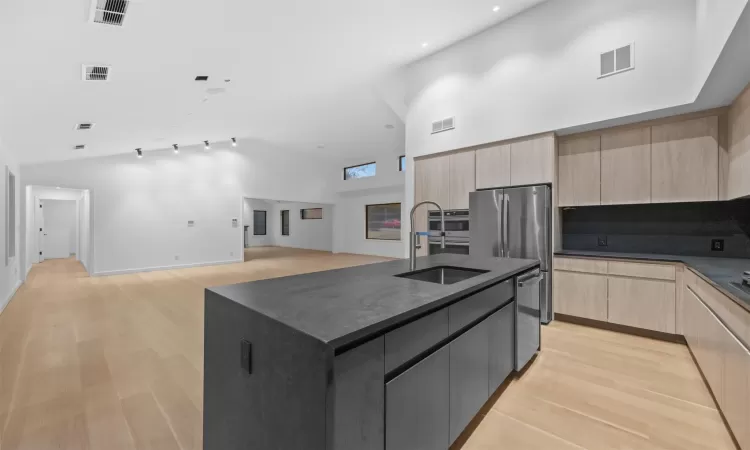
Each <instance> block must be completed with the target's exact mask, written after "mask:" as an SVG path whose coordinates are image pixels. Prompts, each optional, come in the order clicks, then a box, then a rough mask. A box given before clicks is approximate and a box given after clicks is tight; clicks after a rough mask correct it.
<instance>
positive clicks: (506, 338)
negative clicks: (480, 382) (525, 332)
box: [488, 303, 516, 395]
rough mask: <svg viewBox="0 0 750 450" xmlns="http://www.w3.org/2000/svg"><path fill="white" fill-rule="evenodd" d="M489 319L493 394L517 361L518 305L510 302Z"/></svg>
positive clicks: (490, 391) (491, 389)
mask: <svg viewBox="0 0 750 450" xmlns="http://www.w3.org/2000/svg"><path fill="white" fill-rule="evenodd" d="M488 321H489V335H490V345H489V350H490V358H489V359H490V380H489V382H490V389H489V393H490V395H492V393H493V392H495V390H497V388H498V387H500V385H501V384H503V382H504V381H505V379H506V378H508V375H510V374H511V372H513V367H514V366H515V362H516V358H515V356H516V345H515V338H516V325H515V324H516V305H515V303H510V304H508V305H507V306H504V307H503V309H501V310H500V311H498V312H496V313H495V314H493V315H492V316H490V318H489V319H488Z"/></svg>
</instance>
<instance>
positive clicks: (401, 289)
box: [209, 254, 539, 349]
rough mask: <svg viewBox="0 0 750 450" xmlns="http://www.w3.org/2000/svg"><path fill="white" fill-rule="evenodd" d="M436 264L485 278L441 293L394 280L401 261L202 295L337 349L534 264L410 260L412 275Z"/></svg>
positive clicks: (404, 265) (403, 265) (436, 287)
mask: <svg viewBox="0 0 750 450" xmlns="http://www.w3.org/2000/svg"><path fill="white" fill-rule="evenodd" d="M443 265H447V266H455V267H462V268H468V269H479V270H489V271H490V272H488V273H485V274H481V275H479V276H476V277H474V278H470V279H468V280H464V281H461V282H458V283H455V284H452V285H445V286H444V285H440V284H433V283H428V282H424V281H415V280H409V279H406V278H398V277H395V276H394V275H398V274H402V273H405V272H409V261H408V260H396V261H388V262H383V263H376V264H368V265H364V266H357V267H350V268H345V269H337V270H329V271H326V272H315V273H309V274H304V275H296V276H291V277H284V278H276V279H270V280H261V281H255V282H250V283H242V284H235V285H229V286H220V287H215V288H211V289H209V290H210V291H213V292H215V293H216V294H219V295H221V296H223V297H225V298H227V299H229V300H232V301H234V302H236V303H239V304H241V305H243V306H245V307H247V308H250V309H252V310H254V311H257V312H259V313H261V314H263V315H265V316H268V317H271V318H273V319H275V320H277V321H279V322H281V323H284V324H286V325H287V326H289V327H292V328H294V329H296V330H299V331H301V332H303V333H305V334H307V335H310V336H312V337H315V338H317V339H319V340H320V341H322V342H325V343H327V344H329V345H331V346H332V347H333V348H334V349H339V348H341V347H345V346H349V345H351V344H352V343H355V342H358V341H361V340H365V339H369V338H371V337H374V336H376V335H378V334H381V333H383V332H385V331H387V330H388V329H390V328H392V327H394V326H395V325H397V324H399V323H401V322H404V321H406V320H408V319H410V318H413V317H416V316H419V315H422V314H424V313H427V312H429V311H432V310H436V309H439V308H440V307H442V306H444V305H446V304H448V303H450V302H451V301H453V300H456V299H458V298H461V297H463V296H466V295H468V294H471V293H473V292H475V291H478V290H480V289H482V288H484V287H487V286H489V285H491V284H494V283H497V282H500V281H502V280H505V279H508V278H510V277H513V276H515V275H518V274H520V273H522V272H526V271H528V270H530V269H532V268H534V267H536V266H538V265H539V261H535V260H528V259H502V258H472V257H471V256H468V255H453V254H444V255H434V256H426V257H423V258H418V259H417V270H420V269H425V268H428V267H436V266H443Z"/></svg>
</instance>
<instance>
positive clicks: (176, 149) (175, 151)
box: [172, 144, 180, 155]
mask: <svg viewBox="0 0 750 450" xmlns="http://www.w3.org/2000/svg"><path fill="white" fill-rule="evenodd" d="M172 147H174V154H175V155H176V154H178V153H180V148H179V147H178V146H177V144H172Z"/></svg>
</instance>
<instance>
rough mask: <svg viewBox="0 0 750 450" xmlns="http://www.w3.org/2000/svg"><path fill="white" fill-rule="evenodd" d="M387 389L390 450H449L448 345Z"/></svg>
mask: <svg viewBox="0 0 750 450" xmlns="http://www.w3.org/2000/svg"><path fill="white" fill-rule="evenodd" d="M385 390H386V414H385V422H386V425H385V426H386V433H385V442H386V444H385V449H386V450H416V449H419V450H446V449H447V448H448V447H449V446H450V434H449V430H450V428H449V427H450V411H451V404H450V350H449V347H448V346H446V347H443V348H441V349H440V350H438V351H437V352H435V353H433V354H432V355H430V356H428V357H427V358H425V359H424V360H422V361H420V362H419V363H418V364H417V365H415V366H414V367H412V368H410V369H409V370H407V371H406V372H404V373H402V374H401V375H399V376H398V377H396V378H394V379H393V380H391V381H390V382H388V384H387V385H386V388H385ZM298 448H307V447H305V446H302V447H298Z"/></svg>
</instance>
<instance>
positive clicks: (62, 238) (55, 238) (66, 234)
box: [39, 200, 76, 260]
mask: <svg viewBox="0 0 750 450" xmlns="http://www.w3.org/2000/svg"><path fill="white" fill-rule="evenodd" d="M40 204H41V206H42V207H41V208H39V209H40V215H41V216H42V223H43V224H44V225H43V226H42V227H41V228H42V236H41V241H40V242H41V245H40V248H39V250H40V251H41V252H42V254H41V258H44V259H45V260H46V259H58V258H68V257H70V255H71V253H73V252H75V250H73V249H74V248H75V247H74V245H75V242H74V241H75V226H76V208H75V201H72V200H41V202H40ZM71 250H73V251H71ZM40 260H41V259H40Z"/></svg>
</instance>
